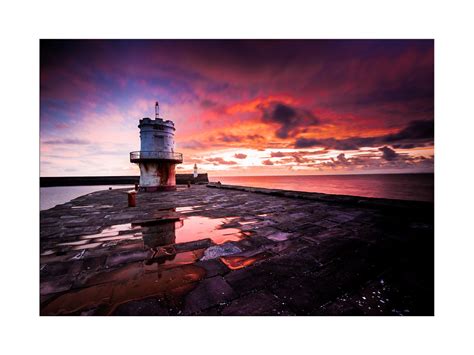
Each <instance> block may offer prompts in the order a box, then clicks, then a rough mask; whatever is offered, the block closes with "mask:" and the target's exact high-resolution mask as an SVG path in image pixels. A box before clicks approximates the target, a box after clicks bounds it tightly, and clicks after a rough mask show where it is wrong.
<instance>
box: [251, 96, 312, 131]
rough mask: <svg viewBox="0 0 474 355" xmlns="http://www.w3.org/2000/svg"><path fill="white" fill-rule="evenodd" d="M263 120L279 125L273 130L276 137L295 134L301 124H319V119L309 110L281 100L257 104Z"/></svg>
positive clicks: (305, 125)
mask: <svg viewBox="0 0 474 355" xmlns="http://www.w3.org/2000/svg"><path fill="white" fill-rule="evenodd" d="M258 108H259V109H260V110H261V111H262V120H263V121H264V122H269V123H276V124H278V125H279V126H280V127H279V128H278V129H277V131H276V132H275V135H276V136H277V137H278V138H288V137H292V136H295V135H296V134H297V133H298V132H299V130H300V129H301V127H302V126H304V127H307V126H308V125H310V126H311V125H317V124H319V123H320V122H319V119H318V118H317V117H316V116H315V115H314V114H313V113H311V111H309V110H305V109H301V108H296V107H293V106H290V105H287V104H284V103H282V102H272V103H270V104H268V105H259V106H258Z"/></svg>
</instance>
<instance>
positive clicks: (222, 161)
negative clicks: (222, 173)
mask: <svg viewBox="0 0 474 355" xmlns="http://www.w3.org/2000/svg"><path fill="white" fill-rule="evenodd" d="M206 160H207V161H208V162H210V163H213V164H214V165H236V164H237V162H235V161H233V160H225V159H224V158H221V157H216V158H207V159H206Z"/></svg>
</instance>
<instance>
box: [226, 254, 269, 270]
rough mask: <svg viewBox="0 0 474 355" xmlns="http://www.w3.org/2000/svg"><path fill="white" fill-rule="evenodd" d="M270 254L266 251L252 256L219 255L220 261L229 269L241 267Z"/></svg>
mask: <svg viewBox="0 0 474 355" xmlns="http://www.w3.org/2000/svg"><path fill="white" fill-rule="evenodd" d="M271 255H272V254H271V253H267V252H262V253H258V254H255V255H253V256H248V257H245V256H223V257H221V258H220V259H221V261H222V262H223V263H224V264H225V265H226V266H227V267H228V268H229V269H231V270H239V269H243V268H244V267H247V266H250V265H252V264H253V263H255V262H257V261H259V260H263V259H266V258H268V257H270V256H271Z"/></svg>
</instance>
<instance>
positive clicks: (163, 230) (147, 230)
mask: <svg viewBox="0 0 474 355" xmlns="http://www.w3.org/2000/svg"><path fill="white" fill-rule="evenodd" d="M182 226H183V221H182V220H180V219H171V220H163V221H160V222H159V223H152V224H143V225H142V228H141V230H142V238H143V243H144V245H145V247H148V248H150V249H151V250H152V251H153V256H152V258H151V259H150V260H148V261H147V262H146V264H147V265H150V264H154V263H156V264H158V265H161V264H164V263H165V262H166V261H171V260H173V259H174V258H175V257H176V251H175V248H174V244H175V242H176V229H178V228H181V227H182Z"/></svg>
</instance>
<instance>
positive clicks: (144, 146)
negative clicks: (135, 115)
mask: <svg viewBox="0 0 474 355" xmlns="http://www.w3.org/2000/svg"><path fill="white" fill-rule="evenodd" d="M159 109H160V106H159V103H158V101H157V102H156V103H155V119H154V120H152V119H150V118H148V117H145V118H143V119H141V120H140V121H139V125H138V128H140V151H138V152H131V153H130V162H132V163H136V164H138V166H139V167H140V191H161V190H175V189H176V172H175V167H176V164H181V163H182V162H183V155H182V154H181V153H175V151H174V132H175V130H176V129H175V128H174V123H173V121H169V120H166V121H165V120H163V119H162V118H160V117H159V116H160V112H159Z"/></svg>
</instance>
